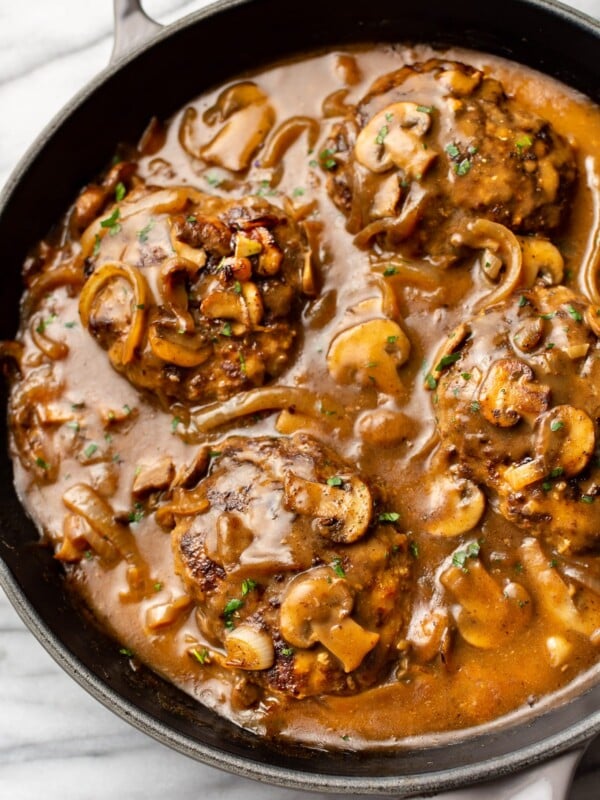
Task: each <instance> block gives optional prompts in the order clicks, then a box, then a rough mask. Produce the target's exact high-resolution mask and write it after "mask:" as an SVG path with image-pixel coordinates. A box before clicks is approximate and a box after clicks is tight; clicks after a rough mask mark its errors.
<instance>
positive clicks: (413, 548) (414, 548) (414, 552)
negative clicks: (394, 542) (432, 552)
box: [408, 541, 419, 559]
mask: <svg viewBox="0 0 600 800" xmlns="http://www.w3.org/2000/svg"><path fill="white" fill-rule="evenodd" d="M408 552H409V553H410V554H411V556H412V557H413V558H414V559H417V558H418V557H419V543H418V542H415V541H412V542H410V543H409V545H408Z"/></svg>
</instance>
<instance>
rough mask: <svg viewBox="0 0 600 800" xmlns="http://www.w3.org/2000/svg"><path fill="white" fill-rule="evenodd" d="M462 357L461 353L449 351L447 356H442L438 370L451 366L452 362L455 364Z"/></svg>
mask: <svg viewBox="0 0 600 800" xmlns="http://www.w3.org/2000/svg"><path fill="white" fill-rule="evenodd" d="M460 357H461V353H449V354H448V355H447V356H442V358H441V359H440V361H439V364H438V365H437V366H436V368H435V371H436V372H442V370H444V369H446V367H449V366H450V365H451V364H455V363H456V362H457V361H458V360H459V358H460Z"/></svg>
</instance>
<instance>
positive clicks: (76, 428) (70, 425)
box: [67, 420, 80, 433]
mask: <svg viewBox="0 0 600 800" xmlns="http://www.w3.org/2000/svg"><path fill="white" fill-rule="evenodd" d="M67 428H70V429H71V430H72V431H75V433H77V432H78V431H79V428H80V425H79V423H78V422H77V420H73V421H72V422H67Z"/></svg>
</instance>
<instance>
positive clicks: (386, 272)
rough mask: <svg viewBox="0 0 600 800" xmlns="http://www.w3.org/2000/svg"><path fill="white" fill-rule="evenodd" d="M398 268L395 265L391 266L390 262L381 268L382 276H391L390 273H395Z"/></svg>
mask: <svg viewBox="0 0 600 800" xmlns="http://www.w3.org/2000/svg"><path fill="white" fill-rule="evenodd" d="M397 274H398V270H397V268H396V267H393V266H392V265H391V264H390V265H389V266H388V267H386V268H385V269H384V270H383V277H384V278H391V277H392V275H397Z"/></svg>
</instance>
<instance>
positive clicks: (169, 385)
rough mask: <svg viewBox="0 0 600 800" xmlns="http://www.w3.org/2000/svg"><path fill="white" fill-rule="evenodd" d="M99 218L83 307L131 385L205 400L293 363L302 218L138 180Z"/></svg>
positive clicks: (303, 246)
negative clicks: (135, 186)
mask: <svg viewBox="0 0 600 800" xmlns="http://www.w3.org/2000/svg"><path fill="white" fill-rule="evenodd" d="M94 225H95V226H96V227H95V228H94ZM94 225H92V226H91V229H88V231H86V233H85V234H84V239H83V241H84V242H85V237H86V236H87V238H88V239H89V238H90V235H91V234H93V233H94V230H96V231H97V232H96V233H95V236H96V243H95V245H94V249H93V252H92V253H91V255H90V257H89V258H88V259H87V267H88V269H87V272H88V279H87V283H86V284H85V286H84V287H83V290H82V293H81V302H80V313H81V316H82V320H83V322H84V324H85V325H86V326H87V328H88V329H89V331H90V333H91V334H92V335H93V336H94V337H95V338H96V339H97V340H98V342H99V343H100V345H101V346H102V347H103V348H104V349H106V350H107V351H108V355H109V358H110V360H111V363H112V364H113V366H114V367H115V368H116V369H117V370H118V371H119V372H121V373H123V374H124V375H125V376H126V377H127V379H128V380H129V381H130V382H131V383H132V384H133V385H135V386H137V387H138V388H141V389H146V390H150V391H151V392H153V393H154V394H156V395H158V396H159V397H160V398H161V399H165V400H166V401H169V400H173V399H176V400H179V401H181V402H184V403H193V404H199V403H202V402H205V401H209V400H214V399H224V398H227V397H229V396H231V395H233V394H235V393H236V392H237V391H239V390H241V389H248V388H252V387H253V386H260V385H262V384H264V383H266V382H268V381H269V380H270V379H272V378H274V377H276V376H278V375H280V374H281V373H282V372H283V370H284V369H285V368H286V367H287V366H288V365H289V363H290V360H291V358H292V356H293V353H294V351H295V347H296V345H297V342H298V337H299V331H300V326H299V315H300V311H301V308H302V305H303V301H304V300H305V299H306V295H307V294H308V293H311V292H313V291H314V276H313V274H312V263H311V254H310V249H309V247H308V244H307V242H306V238H305V236H304V234H303V231H302V230H301V227H300V226H299V225H297V224H296V223H295V222H294V221H293V220H291V219H290V218H289V217H288V216H287V215H286V214H285V213H284V212H283V211H281V210H280V209H279V208H276V207H274V206H273V205H271V204H270V203H268V202H267V201H265V200H263V199H261V198H259V197H246V198H242V199H240V200H226V199H223V198H220V197H214V196H211V195H206V194H203V193H201V192H198V191H196V190H191V189H188V188H185V187H183V188H175V189H168V190H166V189H159V190H147V189H145V188H138V189H136V190H135V191H133V192H131V193H130V194H129V195H127V197H126V198H125V200H124V201H123V202H122V203H121V204H119V205H117V206H115V207H114V208H113V209H112V210H111V209H110V208H109V209H108V210H107V211H106V212H105V218H104V219H100V220H97V221H96V223H94ZM90 230H91V233H90Z"/></svg>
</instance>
